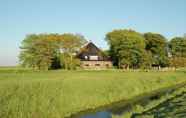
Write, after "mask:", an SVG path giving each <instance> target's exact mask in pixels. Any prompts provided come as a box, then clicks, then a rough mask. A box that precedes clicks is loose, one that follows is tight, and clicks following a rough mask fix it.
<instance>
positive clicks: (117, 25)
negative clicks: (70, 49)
mask: <svg viewBox="0 0 186 118" xmlns="http://www.w3.org/2000/svg"><path fill="white" fill-rule="evenodd" d="M114 29H133V30H136V31H138V32H141V33H145V32H154V33H160V34H162V35H164V36H165V37H166V38H167V39H168V40H170V39H171V38H173V37H175V36H183V35H184V33H186V0H0V66H13V65H16V64H18V55H19V52H20V49H19V47H20V44H21V41H22V40H23V39H24V38H25V36H26V35H27V34H32V33H37V34H38V33H61V34H62V33H78V34H82V35H84V36H85V38H86V39H87V40H91V41H92V42H94V43H95V44H96V45H97V46H98V47H100V48H102V49H107V48H108V45H107V43H106V42H105V40H104V38H105V34H106V33H107V32H110V31H112V30H114Z"/></svg>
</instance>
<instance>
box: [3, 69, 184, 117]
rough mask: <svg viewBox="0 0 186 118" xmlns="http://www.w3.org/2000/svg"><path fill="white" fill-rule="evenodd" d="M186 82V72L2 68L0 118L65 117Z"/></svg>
mask: <svg viewBox="0 0 186 118" xmlns="http://www.w3.org/2000/svg"><path fill="white" fill-rule="evenodd" d="M182 82H186V73H185V72H182V71H179V72H155V71H154V72H122V71H118V70H108V71H62V70H56V71H46V72H33V71H32V70H29V69H27V70H25V69H17V68H0V118H63V117H67V116H70V115H72V114H74V113H77V112H79V111H84V110H86V109H95V108H97V107H100V106H104V105H108V104H111V103H113V102H116V101H120V100H128V99H131V98H133V97H135V96H137V95H140V94H143V93H147V92H151V91H152V90H157V89H160V88H164V87H169V86H172V85H176V84H178V83H182Z"/></svg>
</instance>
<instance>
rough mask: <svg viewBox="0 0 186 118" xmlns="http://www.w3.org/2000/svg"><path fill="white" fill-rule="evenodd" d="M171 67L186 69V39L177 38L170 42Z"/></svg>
mask: <svg viewBox="0 0 186 118" xmlns="http://www.w3.org/2000/svg"><path fill="white" fill-rule="evenodd" d="M169 48H170V53H171V55H172V57H171V59H170V63H171V66H173V67H186V38H184V37H175V38H173V39H172V40H171V41H170V42H169Z"/></svg>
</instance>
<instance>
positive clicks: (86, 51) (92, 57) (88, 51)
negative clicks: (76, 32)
mask: <svg viewBox="0 0 186 118" xmlns="http://www.w3.org/2000/svg"><path fill="white" fill-rule="evenodd" d="M77 57H78V58H79V59H80V61H81V67H82V68H83V69H107V68H111V67H112V62H111V60H110V58H109V57H108V56H106V55H105V54H104V53H103V51H101V50H100V49H99V48H98V47H97V46H96V45H95V44H94V43H92V42H89V43H87V44H86V45H85V46H84V47H83V48H82V49H81V50H80V52H79V53H78V54H77Z"/></svg>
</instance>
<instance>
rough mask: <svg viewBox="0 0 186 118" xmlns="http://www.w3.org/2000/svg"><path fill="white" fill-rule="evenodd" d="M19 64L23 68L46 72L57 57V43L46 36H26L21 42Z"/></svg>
mask: <svg viewBox="0 0 186 118" xmlns="http://www.w3.org/2000/svg"><path fill="white" fill-rule="evenodd" d="M20 48H21V53H20V56H19V58H20V62H21V64H22V65H23V66H26V67H32V68H34V69H39V70H48V69H50V67H51V65H52V60H53V59H54V57H55V56H56V55H57V52H58V46H57V43H56V42H55V41H53V40H51V39H50V38H48V35H46V34H40V35H35V34H31V35H27V36H26V38H25V39H24V40H23V41H22V45H21V47H20Z"/></svg>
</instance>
